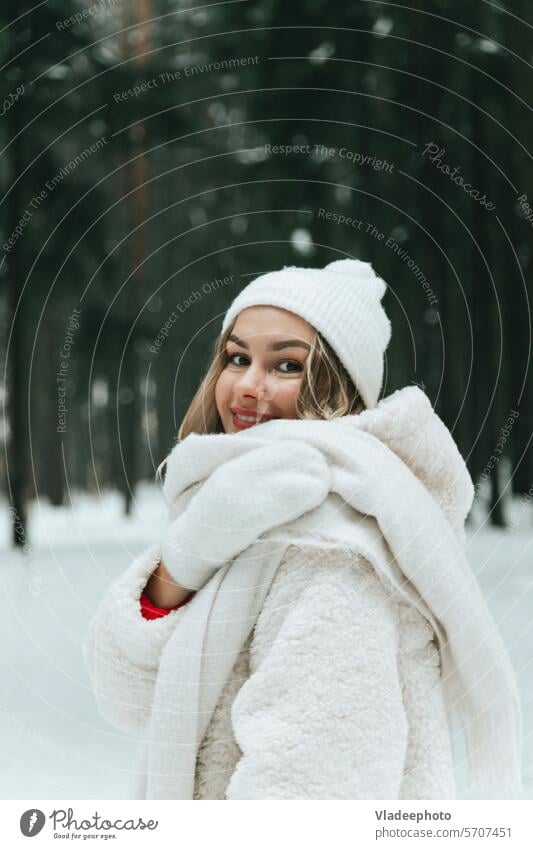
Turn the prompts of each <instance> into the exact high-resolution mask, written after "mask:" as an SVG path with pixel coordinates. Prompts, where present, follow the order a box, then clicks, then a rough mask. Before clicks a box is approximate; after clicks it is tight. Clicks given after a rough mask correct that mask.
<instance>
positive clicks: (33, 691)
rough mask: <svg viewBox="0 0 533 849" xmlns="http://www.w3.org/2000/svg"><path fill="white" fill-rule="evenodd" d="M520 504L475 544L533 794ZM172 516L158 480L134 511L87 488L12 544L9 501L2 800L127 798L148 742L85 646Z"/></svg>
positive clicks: (0, 541)
mask: <svg viewBox="0 0 533 849" xmlns="http://www.w3.org/2000/svg"><path fill="white" fill-rule="evenodd" d="M515 507H516V509H514V508H513V515H516V516H517V517H518V518H519V519H520V522H519V523H518V521H517V522H516V523H513V524H516V527H514V526H513V529H512V530H511V531H496V530H494V529H491V528H488V527H484V526H483V523H482V520H481V517H480V516H479V515H477V516H476V522H475V524H474V525H473V526H472V527H469V528H468V550H467V553H468V557H469V560H470V562H471V564H472V566H473V569H474V571H475V573H476V575H477V576H478V578H479V580H480V583H481V586H482V588H483V590H484V592H485V596H486V598H487V602H488V605H489V608H490V610H491V612H492V614H493V616H494V617H495V619H496V621H497V622H498V623H499V627H500V631H501V634H502V636H503V638H504V641H505V643H506V645H507V647H508V650H509V653H510V655H511V659H512V661H513V664H514V667H515V670H516V672H517V674H518V681H519V685H520V690H521V694H522V697H523V715H524V738H525V757H524V775H525V785H526V788H527V795H528V797H529V798H533V624H532V619H533V568H532V567H533V515H532V513H533V507H532V506H531V504H526V505H524V504H522V505H520V504H517V505H515ZM164 517H165V506H164V502H163V498H162V495H161V493H160V492H159V490H158V489H157V488H155V487H152V486H149V485H143V486H141V487H139V490H138V492H137V494H136V505H135V513H134V515H133V516H132V517H131V518H126V517H124V516H123V515H122V503H121V499H120V498H119V496H118V495H116V494H114V493H105V494H103V495H101V496H100V497H99V498H95V497H90V496H87V495H80V496H77V497H75V498H73V503H72V507H71V508H60V509H57V508H56V509H52V508H50V507H49V506H48V505H47V504H45V503H42V502H41V503H40V504H37V503H36V504H33V505H32V509H31V515H30V528H31V543H29V544H28V546H27V548H26V550H25V552H24V553H14V552H13V551H12V550H10V549H9V548H8V539H9V527H8V525H9V516H8V511H7V507H6V506H5V505H4V508H3V509H1V510H0V558H1V561H2V565H1V567H0V580H1V582H2V590H3V605H2V617H1V621H0V635H1V639H0V671H1V680H2V690H1V695H0V751H1V753H2V758H1V763H0V797H1V798H3V799H62V798H68V799H77V798H78V799H121V798H125V797H126V788H127V786H128V784H129V783H130V780H131V774H132V770H133V768H134V764H135V759H136V755H137V750H138V741H137V740H136V739H135V738H134V737H131V736H129V735H127V734H123V733H121V732H119V731H116V730H115V729H114V728H112V727H111V726H110V725H108V724H107V723H106V722H105V720H103V719H102V718H101V717H100V715H99V713H98V711H97V709H96V705H95V702H94V698H93V695H92V692H91V688H90V683H89V678H88V674H87V671H86V669H85V667H84V664H83V660H82V656H81V651H80V645H81V642H82V640H83V637H84V635H85V632H86V630H87V625H88V621H89V618H90V617H91V615H92V613H93V611H94V610H95V607H96V605H97V603H98V601H99V599H100V598H101V597H102V595H103V594H104V592H105V590H106V588H107V586H108V584H109V582H110V581H111V580H112V579H113V578H114V577H115V576H116V575H118V574H119V573H120V572H121V571H123V570H124V569H125V568H126V566H127V565H128V563H129V562H130V561H131V559H132V558H133V557H134V556H135V555H136V554H137V553H139V551H141V550H142V548H144V547H145V546H146V545H148V544H149V543H150V542H152V541H153V540H154V539H155V538H156V537H157V535H158V533H159V531H160V529H161V527H162V523H163V522H164ZM458 779H459V787H460V788H461V786H462V781H463V778H462V776H461V774H459V776H458ZM461 792H462V790H461Z"/></svg>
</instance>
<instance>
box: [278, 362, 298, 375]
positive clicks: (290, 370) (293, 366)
mask: <svg viewBox="0 0 533 849" xmlns="http://www.w3.org/2000/svg"><path fill="white" fill-rule="evenodd" d="M282 366H289V368H288V369H283V368H282ZM278 368H279V369H280V371H282V372H284V374H294V373H295V372H299V371H302V369H303V366H302V364H301V363H299V362H298V361H297V360H283V362H281V363H280V364H279V366H278Z"/></svg>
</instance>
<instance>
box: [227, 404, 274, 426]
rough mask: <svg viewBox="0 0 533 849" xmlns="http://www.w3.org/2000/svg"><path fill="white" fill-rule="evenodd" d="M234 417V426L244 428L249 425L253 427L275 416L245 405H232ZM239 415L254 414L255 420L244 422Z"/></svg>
mask: <svg viewBox="0 0 533 849" xmlns="http://www.w3.org/2000/svg"><path fill="white" fill-rule="evenodd" d="M230 409H231V413H232V419H233V426H234V427H236V428H239V429H241V430H242V429H244V428H247V427H253V426H254V425H256V424H261V422H268V421H270V419H272V418H273V416H268V415H266V414H261V413H258V412H257V410H250V409H246V408H245V407H230ZM237 416H253V417H254V420H253V421H252V422H243V421H241V420H240V419H238V418H237Z"/></svg>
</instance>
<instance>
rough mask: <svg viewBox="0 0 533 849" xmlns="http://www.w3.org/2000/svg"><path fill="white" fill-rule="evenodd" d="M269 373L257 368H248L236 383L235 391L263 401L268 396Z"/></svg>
mask: <svg viewBox="0 0 533 849" xmlns="http://www.w3.org/2000/svg"><path fill="white" fill-rule="evenodd" d="M268 378H269V372H268V371H266V370H265V369H261V368H259V367H257V366H249V367H248V368H247V369H246V371H245V372H244V373H243V374H242V375H241V377H240V379H239V381H238V382H237V389H238V390H239V392H240V393H241V394H242V395H251V396H253V397H254V398H258V399H259V398H261V399H265V397H266V396H267V395H268Z"/></svg>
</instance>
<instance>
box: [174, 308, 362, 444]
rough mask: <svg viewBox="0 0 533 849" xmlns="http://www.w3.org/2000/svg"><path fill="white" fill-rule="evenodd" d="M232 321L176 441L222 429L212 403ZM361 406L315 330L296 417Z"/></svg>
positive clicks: (353, 410) (332, 353)
mask: <svg viewBox="0 0 533 849" xmlns="http://www.w3.org/2000/svg"><path fill="white" fill-rule="evenodd" d="M235 321H236V319H235ZM235 321H233V322H232V324H231V325H230V326H229V327H228V328H227V329H226V330H225V332H224V333H222V334H221V335H220V336H219V337H218V339H217V340H216V342H215V346H214V352H213V361H212V363H211V365H210V366H209V369H208V370H207V372H206V374H205V376H204V378H203V380H202V382H201V384H200V386H199V387H198V390H197V391H196V393H195V395H194V398H193V399H192V401H191V403H190V405H189V408H188V410H187V412H186V414H185V416H184V418H183V421H182V423H181V426H180V428H179V430H178V442H180V441H181V440H182V439H185V437H186V436H188V435H189V434H190V433H223V432H224V428H223V427H222V422H221V420H220V416H219V414H218V410H217V406H216V403H215V387H216V384H217V381H218V378H219V377H220V374H221V373H222V371H223V370H224V368H225V366H226V344H227V341H228V337H229V335H230V334H231V332H232V330H233V327H234V325H235ZM364 408H365V407H364V404H363V401H362V399H361V397H360V395H359V392H358V391H357V389H356V387H355V385H354V383H353V381H352V379H351V377H350V375H349V374H348V372H347V371H346V369H345V367H344V366H343V365H342V363H341V362H340V360H339V358H338V356H337V354H336V353H335V351H334V350H333V348H332V347H331V346H330V345H329V344H328V343H327V342H326V340H325V339H324V338H323V337H322V336H321V334H320V333H319V332H318V331H317V330H316V331H315V338H314V341H313V344H312V346H311V351H310V353H309V356H308V357H307V358H306V361H305V364H304V371H303V375H302V383H301V386H300V392H299V393H298V397H297V399H296V418H298V419H333V418H336V417H337V416H347V415H350V414H356V413H360V412H361V411H362V410H364Z"/></svg>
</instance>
